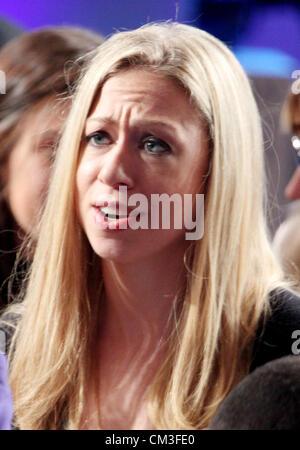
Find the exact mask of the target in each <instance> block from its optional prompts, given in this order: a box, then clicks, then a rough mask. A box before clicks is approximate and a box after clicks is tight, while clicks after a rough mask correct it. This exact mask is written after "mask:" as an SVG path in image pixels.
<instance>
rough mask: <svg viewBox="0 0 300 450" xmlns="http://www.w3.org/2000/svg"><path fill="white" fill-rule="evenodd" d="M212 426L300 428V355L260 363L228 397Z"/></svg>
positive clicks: (275, 428)
mask: <svg viewBox="0 0 300 450" xmlns="http://www.w3.org/2000/svg"><path fill="white" fill-rule="evenodd" d="M209 430H300V359H299V357H298V356H285V357H282V358H279V359H276V360H273V361H271V362H268V363H267V364H264V365H263V366H260V367H258V368H257V369H256V370H254V371H253V372H252V373H250V374H249V375H248V376H247V377H246V378H244V380H242V381H241V382H240V383H239V384H237V385H236V386H235V387H234V388H233V390H232V391H231V392H230V393H229V395H228V396H227V397H226V398H225V400H224V401H223V403H222V404H221V406H220V407H219V409H218V410H217V412H216V414H215V416H214V418H213V419H212V421H211V423H210V425H209Z"/></svg>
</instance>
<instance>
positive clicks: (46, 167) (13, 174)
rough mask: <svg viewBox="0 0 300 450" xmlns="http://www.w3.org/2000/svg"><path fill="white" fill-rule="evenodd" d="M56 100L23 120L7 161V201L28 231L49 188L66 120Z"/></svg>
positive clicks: (43, 105) (32, 226)
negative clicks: (54, 154) (54, 159)
mask: <svg viewBox="0 0 300 450" xmlns="http://www.w3.org/2000/svg"><path fill="white" fill-rule="evenodd" d="M54 102H55V100H53V99H48V100H47V101H46V102H45V101H44V102H42V103H41V105H40V107H39V108H36V109H35V110H33V111H32V112H29V114H28V115H27V116H26V118H25V119H24V122H23V124H22V128H21V133H20V135H19V139H18V141H17V142H16V144H15V146H14V147H13V149H12V151H11V153H10V155H9V159H8V163H7V183H6V188H7V201H8V205H9V207H10V210H11V212H12V214H13V216H14V218H15V220H16V222H17V224H18V225H19V226H20V227H21V229H22V230H23V231H25V233H29V232H34V227H35V224H36V219H37V217H38V214H39V211H40V209H41V207H42V205H43V203H44V200H45V195H46V192H47V188H48V182H49V176H50V171H51V164H52V158H53V151H54V146H55V144H56V142H57V140H58V138H59V136H60V131H61V127H62V125H63V122H64V120H65V114H64V111H63V110H62V108H63V107H62V106H60V107H59V108H58V107H57V106H56V105H55V103H54Z"/></svg>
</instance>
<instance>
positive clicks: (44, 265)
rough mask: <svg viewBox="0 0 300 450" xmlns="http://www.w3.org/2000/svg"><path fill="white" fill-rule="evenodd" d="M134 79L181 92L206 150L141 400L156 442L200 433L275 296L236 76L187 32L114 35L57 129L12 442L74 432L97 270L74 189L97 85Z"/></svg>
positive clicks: (259, 160)
mask: <svg viewBox="0 0 300 450" xmlns="http://www.w3.org/2000/svg"><path fill="white" fill-rule="evenodd" d="M134 67H137V68H141V67H142V68H145V69H147V70H150V71H153V72H155V73H158V74H161V75H164V76H166V77H167V78H170V79H172V80H174V81H175V82H176V83H177V84H179V85H180V86H182V87H183V88H184V89H185V91H186V92H187V93H188V95H189V97H190V99H191V105H194V107H195V108H196V111H198V112H199V116H200V118H201V119H202V120H204V121H205V123H206V124H207V129H208V133H209V137H210V147H211V151H210V173H209V177H208V178H207V186H206V195H205V228H204V236H203V238H202V239H201V240H200V241H193V243H192V244H191V245H190V247H189V249H188V251H187V252H186V255H185V266H186V284H185V285H184V286H182V292H180V293H179V294H178V298H177V301H178V302H179V303H180V304H181V307H182V309H181V311H180V315H179V316H178V317H177V318H174V317H173V318H170V320H173V321H174V322H173V324H172V326H173V329H174V332H173V333H172V335H171V336H170V342H169V347H168V353H167V356H166V358H165V360H164V361H163V363H162V364H161V367H160V368H159V370H158V371H157V374H156V376H155V379H154V380H153V382H152V385H151V388H150V391H149V395H148V410H149V415H150V418H151V421H152V424H153V427H154V428H156V429H202V428H206V427H207V426H208V424H209V422H210V420H211V419H212V417H213V416H214V414H215V412H216V410H217V408H218V406H219V405H220V403H221V402H222V400H223V399H224V398H225V396H226V395H227V394H228V392H229V391H230V390H231V389H232V388H233V386H235V385H236V384H237V383H238V382H239V381H240V380H241V379H242V378H243V377H245V376H246V375H247V373H248V372H249V367H250V363H251V352H252V345H253V341H254V338H255V333H256V330H257V326H258V322H259V319H260V318H261V315H262V313H263V312H264V311H267V310H268V305H269V294H270V291H272V290H273V289H274V288H276V287H278V286H283V284H281V282H280V280H281V269H280V267H279V266H278V264H277V262H276V260H275V259H274V257H273V253H272V250H271V246H270V243H269V240H268V237H267V232H266V225H265V217H264V211H263V209H264V207H263V198H264V181H265V180H264V171H263V151H262V136H261V127H260V121H259V116H258V112H257V107H256V104H255V102H254V99H253V96H252V92H251V89H250V86H249V82H248V79H247V77H246V75H245V73H244V71H243V70H242V69H241V67H240V65H239V63H238V62H237V61H236V59H235V58H234V56H233V55H232V53H231V52H230V51H229V50H228V49H227V48H226V47H225V46H224V45H223V44H222V43H221V42H220V41H218V40H217V39H215V38H214V37H212V36H211V35H209V34H208V33H206V32H204V31H201V30H198V29H195V28H193V27H190V26H186V25H181V24H176V23H173V24H172V23H170V24H169V23H167V24H159V25H158V24H150V25H147V26H144V27H142V28H140V29H138V30H135V31H130V32H122V33H117V34H115V35H114V36H112V37H111V38H110V39H109V40H108V41H107V42H106V43H104V44H103V45H102V46H101V47H100V48H99V51H98V53H97V55H96V56H95V57H94V59H93V60H92V62H91V64H90V65H89V67H88V68H87V70H86V72H85V75H84V76H83V77H82V80H81V82H80V84H79V87H78V90H77V94H76V96H75V99H74V102H73V106H72V109H71V112H70V115H69V117H68V121H67V125H66V129H65V132H64V135H63V137H62V140H61V143H60V147H59V149H58V154H57V158H56V162H55V168H54V173H53V179H52V183H51V186H50V192H49V196H48V199H47V204H46V208H45V211H44V215H43V218H42V221H41V227H40V235H39V240H38V244H37V248H36V253H35V257H34V261H33V265H32V269H31V274H30V279H29V285H28V289H27V292H26V294H25V297H24V301H23V304H22V308H21V309H22V310H23V312H22V318H21V320H20V322H19V324H18V326H17V330H16V331H17V332H16V334H15V337H17V339H14V341H13V344H14V345H12V347H13V350H12V347H11V351H10V358H11V367H10V383H11V387H12V391H13V396H14V411H15V420H16V425H17V426H18V427H20V428H23V429H45V428H46V429H57V428H73V429H74V428H75V429H76V428H80V427H81V426H82V414H83V409H84V399H85V394H86V392H87V390H88V388H90V386H91V384H92V382H95V383H96V380H94V379H93V380H91V370H92V368H93V363H95V359H96V357H95V351H94V350H95V345H96V337H97V332H98V330H97V329H98V327H99V317H100V314H101V304H100V295H101V290H102V288H103V286H102V282H101V268H100V263H101V261H100V258H99V257H97V256H96V255H95V254H93V252H92V250H91V248H90V246H89V245H88V242H87V239H86V236H85V235H84V233H83V231H82V229H81V226H80V225H79V223H78V218H77V216H76V208H75V198H76V190H75V177H76V170H77V166H78V161H79V156H80V148H81V142H82V133H83V128H84V125H85V121H86V118H87V116H88V114H89V111H90V108H91V105H92V103H93V100H94V98H95V96H96V94H97V93H98V92H99V89H101V86H102V85H103V83H104V82H105V81H106V80H107V79H108V78H109V77H112V76H113V75H115V74H117V73H121V72H122V71H125V70H126V69H128V68H134ZM199 126H200V119H199ZM199 184H200V180H199ZM137 276H138V267H137ZM174 302H175V300H174ZM174 309H175V306H174ZM100 398H101V393H100ZM100 403H101V402H100ZM100 412H101V405H100ZM99 426H100V424H99Z"/></svg>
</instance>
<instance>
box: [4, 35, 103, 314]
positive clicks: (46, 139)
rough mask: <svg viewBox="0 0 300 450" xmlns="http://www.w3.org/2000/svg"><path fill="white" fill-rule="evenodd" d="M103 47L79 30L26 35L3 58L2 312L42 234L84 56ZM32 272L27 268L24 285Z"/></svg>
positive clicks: (97, 39)
mask: <svg viewBox="0 0 300 450" xmlns="http://www.w3.org/2000/svg"><path fill="white" fill-rule="evenodd" d="M102 42H103V38H102V37H101V36H99V35H98V34H96V33H93V32H90V31H88V30H85V29H80V28H75V27H57V28H45V29H40V30H38V31H35V32H32V33H25V34H22V35H21V36H18V37H16V38H15V39H13V40H11V41H10V42H8V43H7V44H6V45H5V46H4V47H3V48H2V49H1V51H0V70H2V71H3V72H4V73H5V75H6V93H5V94H3V95H0V288H1V291H0V308H3V307H4V306H5V305H7V303H8V302H9V301H10V300H9V297H10V295H12V296H13V295H14V294H15V293H16V292H17V290H18V281H15V284H14V286H12V287H11V292H10V293H9V280H10V275H11V272H12V270H13V267H14V264H15V261H16V253H17V250H18V248H19V246H20V244H21V243H22V241H23V239H24V237H25V236H26V235H28V234H33V235H35V234H36V224H37V221H38V216H39V211H40V209H41V206H42V204H43V202H44V200H45V195H46V193H47V187H48V181H49V176H50V173H51V166H52V163H53V158H54V150H55V146H56V144H57V142H58V141H59V139H60V135H61V132H62V128H63V125H64V122H65V119H66V117H67V113H68V109H69V105H70V100H69V96H70V94H71V92H72V89H73V87H74V83H75V81H76V79H77V77H78V75H79V73H80V69H81V67H82V64H83V60H84V58H83V56H84V55H86V54H87V53H90V52H91V51H92V50H93V49H94V48H95V47H96V46H98V45H99V44H101V43H102ZM24 271H25V272H26V268H25V267H22V264H20V265H19V272H20V278H22V277H23V276H24Z"/></svg>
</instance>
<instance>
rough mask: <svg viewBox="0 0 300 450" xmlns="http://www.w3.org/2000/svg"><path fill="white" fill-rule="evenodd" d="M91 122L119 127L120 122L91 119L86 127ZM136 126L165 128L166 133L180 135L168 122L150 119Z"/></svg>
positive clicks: (87, 121)
mask: <svg viewBox="0 0 300 450" xmlns="http://www.w3.org/2000/svg"><path fill="white" fill-rule="evenodd" d="M90 122H93V123H94V122H95V123H99V124H105V125H117V124H118V121H117V120H115V119H113V118H112V117H106V116H105V117H104V116H103V117H101V116H98V117H90V118H88V119H87V120H86V125H88V124H89V123H90ZM134 126H144V127H153V126H155V127H160V128H164V129H165V130H166V131H169V132H171V133H172V134H175V135H177V134H178V129H177V127H176V126H174V125H173V124H171V123H170V122H168V121H163V122H162V121H160V120H156V119H150V120H144V119H141V120H137V121H135V122H134Z"/></svg>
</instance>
